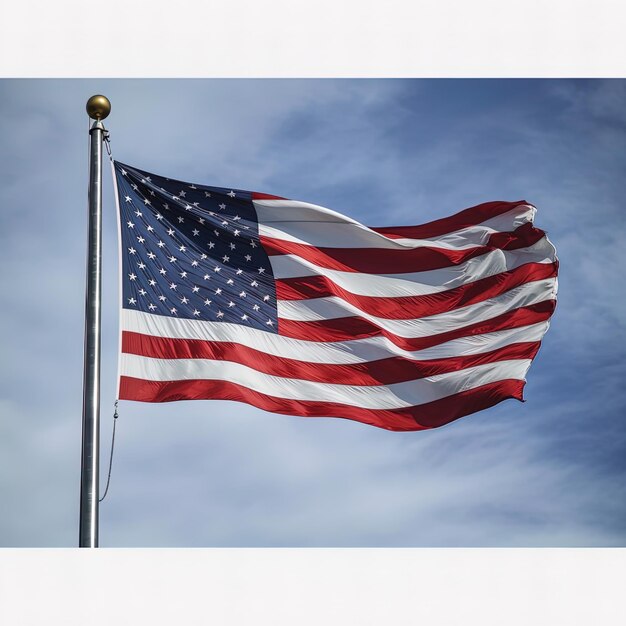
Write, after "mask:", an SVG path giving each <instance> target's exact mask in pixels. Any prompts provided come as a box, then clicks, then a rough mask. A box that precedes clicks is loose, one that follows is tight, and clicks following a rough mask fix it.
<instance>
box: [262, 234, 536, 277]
mask: <svg viewBox="0 0 626 626" xmlns="http://www.w3.org/2000/svg"><path fill="white" fill-rule="evenodd" d="M544 234H545V233H544V232H543V231H542V230H539V229H538V228H534V227H533V225H532V224H530V223H527V224H524V225H523V226H520V227H519V228H517V229H516V230H515V231H514V232H512V233H493V234H492V235H491V237H490V238H489V241H488V243H487V245H484V246H475V247H472V248H467V249H465V250H447V249H443V248H437V247H436V246H432V247H430V246H428V247H421V248H405V249H402V250H390V249H387V248H317V247H315V246H309V245H306V244H302V243H296V242H293V241H286V240H284V239H275V238H274V237H266V236H264V235H261V243H262V245H263V247H264V248H265V251H266V252H267V254H268V255H269V256H277V255H283V254H294V255H297V256H299V257H301V258H303V259H305V260H306V261H310V262H311V263H314V264H315V265H317V266H319V267H323V268H327V269H333V270H341V271H343V272H363V273H369V274H401V273H407V272H417V271H426V270H434V269H440V268H442V267H449V266H451V265H459V264H460V263H464V262H465V261H469V259H473V258H474V257H477V256H481V255H483V254H486V253H487V252H490V251H491V250H496V249H500V250H517V249H519V248H526V247H528V246H532V245H533V244H535V243H537V242H538V241H539V240H540V239H541V238H542V237H543V236H544Z"/></svg>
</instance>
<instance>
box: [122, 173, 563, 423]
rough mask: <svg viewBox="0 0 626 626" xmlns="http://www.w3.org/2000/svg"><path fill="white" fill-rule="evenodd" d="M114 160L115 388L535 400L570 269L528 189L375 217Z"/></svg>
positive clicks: (337, 409) (449, 416) (294, 404)
mask: <svg viewBox="0 0 626 626" xmlns="http://www.w3.org/2000/svg"><path fill="white" fill-rule="evenodd" d="M114 169H115V173H116V181H117V193H118V207H119V215H120V223H119V228H120V248H121V250H120V252H121V274H122V275H121V278H122V280H121V286H122V287H121V290H122V310H121V354H120V380H119V398H120V399H125V400H138V401H143V402H169V401H173V400H198V399H222V400H237V401H242V402H247V403H249V404H252V405H254V406H256V407H259V408H261V409H264V410H266V411H272V412H276V413H284V414H289V415H301V416H314V417H315V416H328V417H343V418H348V419H352V420H357V421H360V422H364V423H366V424H372V425H374V426H378V427H381V428H386V429H389V430H420V429H424V428H432V427H435V426H441V425H443V424H446V423H449V422H451V421H452V420H455V419H457V418H459V417H462V416H464V415H467V414H469V413H472V412H475V411H478V410H480V409H484V408H487V407H489V406H493V405H494V404H497V403H498V402H500V401H502V400H504V399H506V398H517V399H519V400H521V399H522V391H523V387H524V384H525V376H526V373H527V371H528V369H529V367H530V364H531V362H532V360H533V358H534V357H535V355H536V354H537V351H538V349H539V345H540V342H541V339H542V338H543V335H544V334H545V332H546V330H547V328H548V323H549V319H550V316H551V315H552V313H553V311H554V307H555V304H556V291H557V278H556V277H557V270H558V261H557V258H556V253H555V249H554V247H553V245H552V244H551V243H550V241H549V240H548V239H547V237H546V236H545V233H544V232H543V231H541V230H539V229H537V228H535V227H534V226H533V219H534V217H535V213H536V209H535V208H534V207H533V206H532V205H530V204H528V203H527V202H525V201H519V202H489V203H486V204H481V205H478V206H476V207H473V208H470V209H466V210H464V211H461V212H460V213H457V214H456V215H453V216H452V217H447V218H444V219H440V220H436V221H434V222H430V223H427V224H423V225H421V226H401V227H389V228H368V227H366V226H363V225H362V224H360V223H359V222H357V221H355V220H353V219H351V218H349V217H346V216H345V215H341V214H340V213H336V212H334V211H331V210H329V209H326V208H323V207H320V206H316V205H313V204H308V203H306V202H298V201H294V200H287V199H284V198H280V197H277V196H269V195H266V194H259V193H253V192H249V191H241V190H238V189H227V188H219V187H207V186H205V185H197V184H190V183H186V182H181V181H177V180H172V179H169V178H164V177H161V176H157V175H154V174H149V173H148V172H145V171H143V170H139V169H137V168H134V167H131V166H129V165H124V164H122V163H119V162H116V163H115V164H114Z"/></svg>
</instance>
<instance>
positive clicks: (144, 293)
mask: <svg viewBox="0 0 626 626" xmlns="http://www.w3.org/2000/svg"><path fill="white" fill-rule="evenodd" d="M139 293H140V294H141V295H142V296H145V295H146V294H147V293H148V292H147V291H146V290H145V289H140V290H139Z"/></svg>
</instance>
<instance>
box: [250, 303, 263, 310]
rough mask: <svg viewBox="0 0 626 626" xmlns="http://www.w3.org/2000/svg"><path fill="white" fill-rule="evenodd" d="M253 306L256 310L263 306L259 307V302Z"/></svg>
mask: <svg viewBox="0 0 626 626" xmlns="http://www.w3.org/2000/svg"><path fill="white" fill-rule="evenodd" d="M252 308H253V309H254V310H255V311H258V310H259V309H260V308H261V307H259V305H258V304H255V305H254V306H253V307H252Z"/></svg>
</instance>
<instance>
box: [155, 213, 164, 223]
mask: <svg viewBox="0 0 626 626" xmlns="http://www.w3.org/2000/svg"><path fill="white" fill-rule="evenodd" d="M156 218H157V219H158V220H159V222H160V221H161V220H162V219H163V216H162V215H161V214H160V213H157V214H156Z"/></svg>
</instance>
